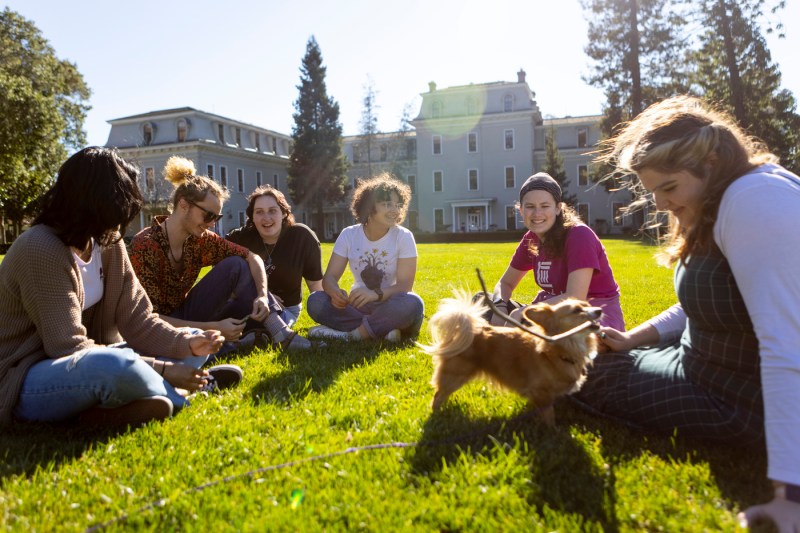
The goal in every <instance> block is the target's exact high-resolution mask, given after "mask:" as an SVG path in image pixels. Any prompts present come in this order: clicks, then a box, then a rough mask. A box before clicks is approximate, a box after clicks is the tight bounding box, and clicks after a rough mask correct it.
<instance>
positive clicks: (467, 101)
mask: <svg viewBox="0 0 800 533" xmlns="http://www.w3.org/2000/svg"><path fill="white" fill-rule="evenodd" d="M447 93H448V94H447V99H446V100H445V99H439V98H437V97H436V96H435V94H436V93H433V95H432V96H429V97H428V98H426V102H425V109H423V115H424V116H425V118H426V119H427V120H426V121H425V127H426V128H428V129H429V130H430V131H431V133H433V134H434V135H441V136H442V137H446V138H448V139H457V138H460V137H463V136H464V135H466V134H467V133H468V132H470V131H472V130H474V129H475V126H476V125H477V124H478V121H480V119H481V117H482V116H483V114H484V112H485V111H486V104H487V102H486V88H485V87H484V86H478V87H476V86H473V85H464V86H462V87H450V88H448V89H447ZM456 95H457V97H455V96H456ZM445 101H446V102H447V106H445V105H444V102H445Z"/></svg>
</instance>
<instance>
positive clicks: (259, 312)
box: [236, 252, 269, 322]
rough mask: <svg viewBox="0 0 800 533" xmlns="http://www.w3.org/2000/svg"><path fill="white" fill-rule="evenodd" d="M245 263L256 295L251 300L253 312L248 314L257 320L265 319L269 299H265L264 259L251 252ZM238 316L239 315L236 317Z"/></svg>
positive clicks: (267, 312) (265, 274)
mask: <svg viewBox="0 0 800 533" xmlns="http://www.w3.org/2000/svg"><path fill="white" fill-rule="evenodd" d="M247 265H248V266H249V267H250V274H251V275H252V276H253V282H254V283H255V284H256V292H257V294H258V296H257V297H256V299H255V300H253V312H252V313H251V314H250V316H251V317H252V318H253V320H258V321H259V322H260V321H262V320H264V319H266V318H267V315H269V301H268V299H267V273H266V271H265V270H264V261H263V260H262V259H261V258H260V257H259V256H257V255H256V254H254V253H253V252H248V253H247ZM236 318H240V317H236Z"/></svg>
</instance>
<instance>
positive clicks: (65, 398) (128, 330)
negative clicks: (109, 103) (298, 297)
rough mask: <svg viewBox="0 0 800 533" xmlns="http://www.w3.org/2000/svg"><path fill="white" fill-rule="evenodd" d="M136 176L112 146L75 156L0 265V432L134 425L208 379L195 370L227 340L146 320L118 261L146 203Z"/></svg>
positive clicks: (147, 308)
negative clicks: (42, 426)
mask: <svg viewBox="0 0 800 533" xmlns="http://www.w3.org/2000/svg"><path fill="white" fill-rule="evenodd" d="M138 175H139V172H138V170H137V169H136V168H135V167H133V166H132V165H131V164H130V163H128V162H126V161H125V160H124V159H122V158H121V157H120V156H119V155H118V154H117V153H116V152H115V151H114V150H110V149H108V148H99V147H89V148H85V149H83V150H81V151H80V152H78V153H76V154H74V155H72V156H71V157H70V158H69V159H68V160H67V161H66V162H65V163H64V164H63V165H62V166H61V168H60V169H59V171H58V177H57V179H56V182H55V184H54V185H53V187H52V188H50V190H48V191H47V192H46V193H45V195H44V197H43V199H42V202H41V204H40V210H39V214H38V216H37V217H36V219H35V220H34V221H33V225H32V226H31V228H30V229H29V230H28V231H26V232H25V233H23V234H22V235H21V236H20V237H19V238H18V239H17V240H16V241H14V244H13V245H12V246H11V248H10V249H9V251H8V254H7V255H6V257H5V260H4V261H3V262H2V263H0V426H2V425H4V424H6V423H8V422H10V421H11V420H12V419H15V420H21V421H40V422H60V421H65V420H69V419H72V418H78V419H79V420H80V421H81V422H84V423H86V424H94V425H116V426H125V425H128V424H130V425H136V424H141V423H144V422H147V421H149V420H155V419H163V418H167V417H169V416H170V415H171V414H172V413H173V412H176V411H178V410H179V409H181V408H182V407H183V406H184V405H186V400H185V399H184V397H183V395H182V394H180V393H179V392H178V390H176V389H183V390H185V391H196V390H199V389H200V388H201V387H203V386H204V385H205V384H206V382H207V380H208V379H209V377H210V376H209V372H208V371H206V370H199V369H198V368H199V366H200V364H201V363H202V362H204V361H205V360H206V359H207V356H208V354H210V353H213V352H215V351H217V350H218V349H219V347H220V345H221V344H222V336H221V335H220V333H219V332H218V331H204V332H203V331H197V330H192V331H188V330H177V329H175V328H174V327H172V326H171V325H169V324H168V323H166V322H164V321H163V320H161V319H159V318H158V317H157V316H156V315H155V314H153V306H152V305H151V304H150V300H149V299H148V298H147V294H146V293H145V290H144V288H142V286H141V284H140V283H139V280H138V278H137V277H136V275H135V274H134V271H133V267H132V266H131V263H130V260H129V259H128V254H127V252H126V251H125V243H123V242H122V235H123V234H124V233H125V228H126V227H127V226H128V224H129V223H130V222H131V220H133V218H134V217H135V216H136V215H137V214H138V213H139V210H140V209H141V207H142V204H143V203H144V199H143V198H142V194H141V192H140V191H139V187H138V186H137V184H136V179H137V177H138ZM123 341H124V342H125V344H123ZM155 356H158V358H156V357H155ZM165 358H169V359H165ZM184 363H185V364H184Z"/></svg>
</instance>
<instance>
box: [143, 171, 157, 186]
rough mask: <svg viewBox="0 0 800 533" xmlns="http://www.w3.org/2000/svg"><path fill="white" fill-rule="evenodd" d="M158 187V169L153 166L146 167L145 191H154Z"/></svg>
mask: <svg viewBox="0 0 800 533" xmlns="http://www.w3.org/2000/svg"><path fill="white" fill-rule="evenodd" d="M155 189H156V171H155V169H154V168H153V167H147V168H145V169H144V190H145V192H150V191H154V190H155Z"/></svg>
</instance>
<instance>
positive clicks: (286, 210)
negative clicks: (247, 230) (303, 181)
mask: <svg viewBox="0 0 800 533" xmlns="http://www.w3.org/2000/svg"><path fill="white" fill-rule="evenodd" d="M262 196H272V197H273V198H274V199H275V202H276V203H277V204H278V207H279V208H280V210H281V213H283V214H284V215H285V216H284V217H283V222H281V227H282V228H285V227H287V226H294V215H293V214H292V206H290V205H289V202H288V201H286V196H284V195H283V193H282V192H281V191H279V190H278V189H276V188H274V187H272V186H271V185H262V186H261V187H258V188H257V189H256V190H254V191H253V192H251V193H250V196H248V197H247V209H246V210H245V213H247V222H246V223H245V226H246V227H250V226H252V225H253V209H255V205H256V200H258V199H259V198H261V197H262Z"/></svg>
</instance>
